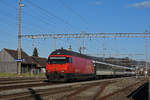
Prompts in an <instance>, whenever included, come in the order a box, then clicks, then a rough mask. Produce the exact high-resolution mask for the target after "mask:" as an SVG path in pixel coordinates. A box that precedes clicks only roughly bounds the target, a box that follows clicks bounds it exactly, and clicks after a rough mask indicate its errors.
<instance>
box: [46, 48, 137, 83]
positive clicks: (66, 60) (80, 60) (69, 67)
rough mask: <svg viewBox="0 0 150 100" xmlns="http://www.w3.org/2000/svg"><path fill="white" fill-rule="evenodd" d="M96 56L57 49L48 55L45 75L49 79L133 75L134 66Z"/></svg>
mask: <svg viewBox="0 0 150 100" xmlns="http://www.w3.org/2000/svg"><path fill="white" fill-rule="evenodd" d="M101 61H102V60H101V59H100V58H98V57H92V56H87V55H83V54H80V53H77V52H73V51H68V50H65V49H58V50H56V51H54V52H52V53H51V55H49V57H48V62H47V65H46V76H47V79H48V80H49V81H63V82H64V81H68V80H85V79H94V78H99V77H102V76H110V77H116V76H133V75H135V68H131V67H127V66H120V65H114V64H110V63H106V62H101Z"/></svg>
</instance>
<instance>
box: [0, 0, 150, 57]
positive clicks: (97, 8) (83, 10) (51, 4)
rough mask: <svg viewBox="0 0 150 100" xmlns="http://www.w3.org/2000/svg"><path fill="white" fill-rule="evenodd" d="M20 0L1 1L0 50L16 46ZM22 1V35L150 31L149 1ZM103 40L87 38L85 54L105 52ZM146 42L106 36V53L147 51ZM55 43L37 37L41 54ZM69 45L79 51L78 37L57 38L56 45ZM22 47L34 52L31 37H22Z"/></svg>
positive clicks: (48, 51)
mask: <svg viewBox="0 0 150 100" xmlns="http://www.w3.org/2000/svg"><path fill="white" fill-rule="evenodd" d="M18 1H19V0H0V12H1V13H0V19H1V20H0V26H1V27H0V33H1V36H0V41H1V42H0V49H2V48H9V49H16V48H17V32H18ZM22 3H23V4H24V7H22V34H44V33H75V32H82V31H85V32H100V33H101V32H111V33H112V32H144V31H145V29H147V30H148V31H150V21H149V18H150V0H22ZM82 40H83V39H81V41H82ZM102 40H103V39H91V40H90V39H85V41H86V43H85V44H86V48H87V50H86V53H88V54H97V53H98V54H102V52H103V50H102ZM144 41H145V40H144V39H139V38H137V39H127V38H126V39H121V38H120V39H116V40H115V39H105V48H106V51H105V53H106V54H112V55H113V54H144V53H145V48H144V45H145V44H144ZM149 43H150V42H149ZM53 44H54V43H53V40H51V39H46V40H44V39H40V40H35V47H37V48H38V51H39V55H40V56H42V57H47V56H48V55H49V53H50V52H51V51H53V49H54V46H53ZM80 44H81V45H82V43H80ZM69 45H72V48H73V50H74V51H77V50H78V47H79V40H77V39H57V48H61V47H64V48H66V49H67V48H68V47H69ZM22 48H23V50H24V51H25V52H27V53H28V54H29V55H32V44H31V40H30V39H22ZM149 50H150V45H149ZM149 55H150V54H149ZM129 57H130V56H129ZM132 58H136V59H144V56H134V57H132ZM149 58H150V56H149Z"/></svg>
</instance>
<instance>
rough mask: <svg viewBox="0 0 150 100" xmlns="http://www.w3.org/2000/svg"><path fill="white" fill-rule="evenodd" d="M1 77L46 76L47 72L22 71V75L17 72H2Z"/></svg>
mask: <svg viewBox="0 0 150 100" xmlns="http://www.w3.org/2000/svg"><path fill="white" fill-rule="evenodd" d="M0 77H45V73H40V74H30V73H22V74H21V75H18V74H17V73H0Z"/></svg>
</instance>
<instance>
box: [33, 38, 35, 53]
mask: <svg viewBox="0 0 150 100" xmlns="http://www.w3.org/2000/svg"><path fill="white" fill-rule="evenodd" d="M34 48H35V47H34V38H32V51H34Z"/></svg>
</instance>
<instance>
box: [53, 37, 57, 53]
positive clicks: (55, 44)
mask: <svg viewBox="0 0 150 100" xmlns="http://www.w3.org/2000/svg"><path fill="white" fill-rule="evenodd" d="M53 39H54V50H56V38H53Z"/></svg>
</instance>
